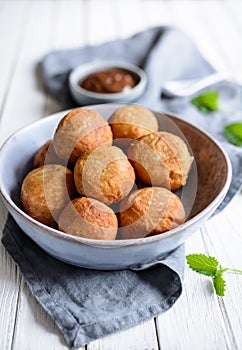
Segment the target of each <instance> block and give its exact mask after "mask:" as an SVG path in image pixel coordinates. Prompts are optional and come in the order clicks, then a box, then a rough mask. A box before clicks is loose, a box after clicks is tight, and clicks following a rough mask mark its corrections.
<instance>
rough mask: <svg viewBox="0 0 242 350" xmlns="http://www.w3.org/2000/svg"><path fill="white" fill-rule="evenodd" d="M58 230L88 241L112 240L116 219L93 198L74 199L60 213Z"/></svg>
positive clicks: (104, 206)
mask: <svg viewBox="0 0 242 350" xmlns="http://www.w3.org/2000/svg"><path fill="white" fill-rule="evenodd" d="M58 224H59V230H60V231H63V232H66V233H68V234H70V235H73V236H79V237H84V238H90V239H107V240H114V239H115V238H116V234H117V228H118V221H117V217H116V215H115V214H114V212H113V211H112V209H110V208H109V207H107V206H106V205H105V204H103V203H101V202H99V201H97V200H96V199H93V198H86V197H82V198H77V199H74V200H73V201H72V202H71V203H69V204H68V205H67V207H66V208H65V209H64V210H63V211H62V212H61V214H60V217H59V221H58Z"/></svg>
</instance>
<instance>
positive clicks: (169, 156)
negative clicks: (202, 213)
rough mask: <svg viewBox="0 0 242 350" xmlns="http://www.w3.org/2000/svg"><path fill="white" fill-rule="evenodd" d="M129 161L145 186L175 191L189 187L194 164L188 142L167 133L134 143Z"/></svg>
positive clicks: (152, 134) (147, 137)
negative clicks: (187, 183) (188, 181)
mask: <svg viewBox="0 0 242 350" xmlns="http://www.w3.org/2000/svg"><path fill="white" fill-rule="evenodd" d="M128 158H129V159H130V161H131V163H132V165H133V167H134V169H135V172H136V175H137V177H138V179H139V180H140V181H141V182H142V183H145V184H148V185H152V186H164V187H167V188H169V189H171V190H177V189H179V188H180V187H181V186H184V185H185V184H186V181H187V177H188V173H189V171H190V168H191V164H192V161H193V157H192V156H191V155H190V153H189V151H188V148H187V146H186V144H185V142H184V141H183V140H182V139H181V138H180V137H178V136H176V135H173V134H171V133H168V132H163V131H160V132H156V133H151V134H149V135H146V136H144V137H141V138H140V139H139V140H137V141H135V142H133V143H132V144H131V145H130V147H129V149H128Z"/></svg>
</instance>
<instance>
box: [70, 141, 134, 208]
mask: <svg viewBox="0 0 242 350" xmlns="http://www.w3.org/2000/svg"><path fill="white" fill-rule="evenodd" d="M74 181H75V185H76V189H77V191H78V192H79V193H80V194H81V195H85V196H87V197H93V198H96V199H98V200H100V201H101V202H103V203H105V204H111V203H114V202H117V201H119V200H121V199H122V198H124V197H125V196H127V195H128V194H129V192H130V191H131V189H132V187H133V185H134V181H135V173H134V169H133V167H132V165H131V164H130V162H129V161H128V158H127V157H126V155H125V154H124V153H123V152H122V150H121V149H120V148H118V147H115V146H110V145H103V146H100V147H97V148H96V149H95V150H93V151H92V152H91V153H86V154H85V155H83V156H81V157H80V158H78V160H77V162H76V164H75V168H74Z"/></svg>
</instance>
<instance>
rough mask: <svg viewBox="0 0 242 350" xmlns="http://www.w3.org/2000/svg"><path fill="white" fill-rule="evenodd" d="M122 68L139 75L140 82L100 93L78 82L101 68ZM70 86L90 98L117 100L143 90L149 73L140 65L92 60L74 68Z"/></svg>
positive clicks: (70, 77) (69, 80) (70, 75)
mask: <svg viewBox="0 0 242 350" xmlns="http://www.w3.org/2000/svg"><path fill="white" fill-rule="evenodd" d="M112 68H120V69H124V70H127V71H130V72H131V73H133V74H136V75H138V76H139V79H140V80H139V82H138V83H137V84H136V85H135V86H134V87H132V88H130V89H124V90H123V91H121V92H117V93H99V92H92V91H89V90H86V89H83V88H82V87H81V86H80V85H79V84H78V82H79V81H80V79H82V78H84V77H85V76H87V75H88V74H91V73H94V72H98V71H100V69H112ZM68 82H69V86H70V88H72V89H74V90H75V92H76V93H78V94H79V95H83V96H85V97H88V98H93V99H98V100H105V101H106V100H109V101H112V100H116V99H119V98H125V97H129V96H132V95H136V94H138V93H139V92H140V91H143V89H145V87H146V85H147V75H146V73H145V71H144V70H143V69H142V68H140V67H138V66H137V65H134V64H131V63H126V62H122V61H101V60H100V61H92V62H88V63H84V64H81V65H79V66H77V67H76V68H74V69H73V70H72V71H71V73H70V74H69V78H68Z"/></svg>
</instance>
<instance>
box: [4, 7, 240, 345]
mask: <svg viewBox="0 0 242 350" xmlns="http://www.w3.org/2000/svg"><path fill="white" fill-rule="evenodd" d="M241 14H242V2H241V1H226V0H224V1H219V0H217V1H213V0H207V1H196V0H194V1H192V0H190V1H185V0H184V1H179V0H174V1H173V0H171V1H159V0H156V1H155V0H151V1H148V0H146V1H145V0H144V1H141V0H139V1H138V0H129V1H125V0H116V1H115V0H113V1H112V0H107V1H102V0H94V1H91V0H90V1H88V0H82V1H81V0H80V1H72V0H71V1H67V0H66V1H58V0H50V1H44V0H43V1H41V0H39V1H30V0H29V1H21V0H19V1H10V0H6V1H0V48H1V53H0V118H1V119H0V122H1V124H0V143H1V144H2V142H3V141H4V140H5V139H6V138H7V137H8V136H9V135H10V134H11V133H12V132H13V131H15V130H16V129H18V128H20V127H22V126H24V125H26V124H28V123H30V122H33V121H35V120H37V119H40V118H42V117H44V116H45V115H48V114H50V113H52V112H56V111H58V110H60V106H59V105H58V104H57V103H56V102H55V101H53V100H52V99H51V98H50V97H49V96H48V95H46V94H45V93H44V91H43V90H42V87H41V86H40V84H39V83H38V74H37V72H36V63H37V62H38V61H39V60H40V59H41V57H42V56H43V55H44V54H45V53H47V52H48V51H50V50H53V49H59V48H67V47H78V46H80V45H84V44H95V43H99V42H102V41H106V40H110V39H115V38H118V37H121V38H123V37H127V36H129V35H131V34H133V33H135V32H137V31H139V30H141V29H145V28H147V27H150V26H153V25H161V24H171V25H176V26H180V27H182V28H183V30H185V31H186V32H187V33H189V34H190V35H191V36H192V37H193V38H194V39H195V40H196V42H197V44H198V46H199V47H200V49H201V51H202V52H203V54H204V55H205V56H206V57H207V58H208V59H209V60H210V61H211V62H212V64H214V65H215V67H216V68H217V69H226V68H240V69H242V15H241ZM241 120H242V111H241ZM6 171H7V169H6ZM0 206H1V207H0V227H1V231H2V229H3V226H4V223H5V220H6V216H7V213H6V210H5V209H4V207H3V205H2V204H1V203H0ZM241 208H242V195H241V194H237V195H236V196H235V198H234V199H233V201H232V202H231V203H230V205H229V206H228V207H227V208H226V209H225V210H224V211H223V212H222V213H221V214H219V215H218V216H217V217H215V218H213V219H211V220H210V221H209V222H208V223H207V224H206V226H205V227H203V228H202V229H201V231H200V232H196V233H195V234H194V235H193V236H192V237H191V238H190V239H189V240H188V241H187V244H186V249H187V253H193V252H205V253H208V254H211V255H215V256H216V257H217V258H218V260H220V261H221V263H223V264H224V265H225V266H231V267H233V266H234V267H237V268H240V269H241V268H242V258H241V248H242V215H241V214H242V211H241ZM0 259H1V262H0V286H1V287H0V349H2V350H8V349H14V350H27V349H29V350H42V349H48V350H54V349H58V350H59V349H60V350H61V349H67V346H66V344H65V342H64V339H63V338H62V336H61V335H60V334H59V332H58V330H57V328H56V326H55V325H54V323H53V322H52V320H51V319H50V318H49V316H48V315H47V314H46V313H45V311H43V310H42V308H41V307H40V306H39V305H38V304H37V303H36V301H35V300H34V299H33V297H32V296H31V295H30V292H29V290H28V288H27V287H26V285H25V282H24V280H23V278H22V276H21V274H20V273H19V270H18V268H17V267H16V266H15V264H14V263H13V261H12V260H11V258H10V257H9V256H8V255H7V253H6V252H5V250H4V248H3V247H2V246H0ZM226 280H227V292H226V295H225V297H224V298H218V297H216V295H215V294H214V292H213V289H212V285H211V282H210V280H209V279H208V278H206V277H203V276H201V275H198V274H196V273H194V272H192V271H191V270H190V269H189V268H186V271H185V284H184V291H183V294H182V297H181V298H180V299H179V300H178V302H177V303H176V304H175V305H174V307H173V308H172V309H171V310H169V311H168V312H166V313H165V314H163V315H161V316H160V317H157V318H156V319H153V320H150V321H148V322H146V323H143V324H141V325H139V326H136V327H134V328H131V329H129V330H127V331H123V332H120V333H117V334H114V335H112V336H108V337H106V338H103V339H100V340H97V341H95V342H93V343H91V344H89V345H88V346H87V349H88V350H97V349H105V350H115V349H119V350H123V349H124V350H131V349H132V350H145V349H147V350H151V349H165V350H169V349H171V350H174V349H175V350H176V349H186V350H189V349H191V350H193V349H196V350H198V349H208V350H211V349H212V350H213V349H219V350H224V349H232V350H236V349H242V276H239V275H235V274H228V275H227V276H226Z"/></svg>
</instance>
